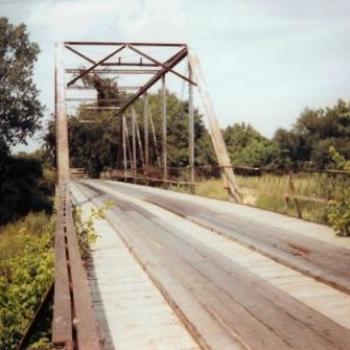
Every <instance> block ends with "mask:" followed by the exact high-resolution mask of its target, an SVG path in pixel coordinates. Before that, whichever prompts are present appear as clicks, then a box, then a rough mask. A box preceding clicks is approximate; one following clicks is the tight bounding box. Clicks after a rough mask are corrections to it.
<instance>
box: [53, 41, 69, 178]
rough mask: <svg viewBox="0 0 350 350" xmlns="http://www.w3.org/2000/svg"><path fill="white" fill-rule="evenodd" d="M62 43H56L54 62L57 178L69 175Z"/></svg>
mask: <svg viewBox="0 0 350 350" xmlns="http://www.w3.org/2000/svg"><path fill="white" fill-rule="evenodd" d="M63 64H64V63H63V45H62V44H61V43H59V44H57V45H56V64H55V114H56V135H57V137H56V145H57V174H58V179H61V180H65V179H68V177H69V149H68V124H67V115H66V101H65V99H66V92H65V82H64V68H63Z"/></svg>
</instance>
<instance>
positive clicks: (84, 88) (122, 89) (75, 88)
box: [67, 85, 141, 91]
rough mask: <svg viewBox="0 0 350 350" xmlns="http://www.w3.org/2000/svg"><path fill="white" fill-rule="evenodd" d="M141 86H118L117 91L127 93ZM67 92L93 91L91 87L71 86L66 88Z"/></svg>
mask: <svg viewBox="0 0 350 350" xmlns="http://www.w3.org/2000/svg"><path fill="white" fill-rule="evenodd" d="M140 88H141V86H118V90H120V91H129V90H138V89H140ZM67 90H95V91H96V89H95V88H94V87H92V86H81V85H71V86H69V87H67Z"/></svg>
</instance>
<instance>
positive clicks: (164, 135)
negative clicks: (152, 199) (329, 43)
mask: <svg viewBox="0 0 350 350" xmlns="http://www.w3.org/2000/svg"><path fill="white" fill-rule="evenodd" d="M166 102H167V101H166V85H165V74H164V75H163V76H162V118H163V124H162V160H163V180H167V178H168V165H167V150H166V144H167V103H166Z"/></svg>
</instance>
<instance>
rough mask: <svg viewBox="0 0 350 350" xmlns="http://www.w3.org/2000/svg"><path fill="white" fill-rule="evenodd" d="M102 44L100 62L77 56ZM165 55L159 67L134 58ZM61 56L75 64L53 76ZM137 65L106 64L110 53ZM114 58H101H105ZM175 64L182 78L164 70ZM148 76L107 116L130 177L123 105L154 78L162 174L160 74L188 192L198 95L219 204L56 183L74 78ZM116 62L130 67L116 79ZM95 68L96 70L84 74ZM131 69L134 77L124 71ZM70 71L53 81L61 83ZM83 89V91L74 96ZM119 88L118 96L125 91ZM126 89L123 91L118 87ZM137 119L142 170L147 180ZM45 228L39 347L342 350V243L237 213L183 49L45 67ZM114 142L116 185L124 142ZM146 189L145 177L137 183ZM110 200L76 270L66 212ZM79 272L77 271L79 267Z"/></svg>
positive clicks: (65, 162) (346, 309) (349, 288)
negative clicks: (50, 147) (51, 179)
mask: <svg viewBox="0 0 350 350" xmlns="http://www.w3.org/2000/svg"><path fill="white" fill-rule="evenodd" d="M91 45H99V46H107V47H113V51H112V52H111V53H109V54H108V55H107V56H105V57H104V58H103V59H99V60H96V59H94V58H91V57H90V56H88V55H87V54H86V53H84V52H82V51H81V50H80V49H79V48H80V47H83V46H91ZM149 47H171V48H173V49H174V50H175V52H174V53H173V54H172V56H171V57H170V58H168V59H167V60H165V61H160V59H157V58H154V57H153V56H151V55H150V54H149V53H146V51H144V50H145V49H144V48H149ZM63 49H67V50H69V51H71V52H72V53H74V54H75V55H77V56H79V57H80V58H82V59H83V60H85V61H87V62H89V64H90V66H89V67H86V68H81V67H79V68H74V67H73V68H69V69H66V70H65V69H64V65H63V61H62V59H63ZM127 49H128V50H132V51H133V52H134V53H137V54H139V55H140V56H141V57H143V60H139V61H137V62H135V61H133V62H130V61H125V59H123V58H120V57H119V58H118V59H117V60H115V55H117V54H119V53H120V52H122V51H123V50H127ZM113 58H114V59H113ZM185 58H188V61H189V75H188V76H184V75H183V74H180V73H179V72H178V71H177V70H175V68H176V65H177V64H178V63H179V62H181V61H182V60H183V59H185ZM105 66H108V67H111V66H126V67H125V69H124V68H123V69H119V68H118V69H114V68H113V69H110V68H108V70H106V71H104V72H103V73H105V74H109V73H108V72H110V73H115V74H145V73H144V71H145V70H149V72H147V74H152V78H151V79H150V80H148V81H146V82H144V83H142V85H141V86H140V87H138V89H137V90H136V93H134V94H132V95H128V96H127V97H128V99H127V100H126V101H125V104H122V105H119V106H116V107H115V108H116V109H115V117H116V118H118V117H120V118H123V123H122V125H123V126H124V131H123V134H122V135H123V138H125V136H126V128H125V125H126V122H127V120H126V117H125V113H126V112H127V111H128V110H130V111H131V114H130V116H131V117H130V118H131V122H132V133H133V137H132V140H133V142H132V143H133V147H132V151H130V152H129V153H130V154H129V160H130V162H129V164H130V166H131V169H130V171H131V173H132V174H134V175H135V172H136V168H137V165H136V163H137V162H136V156H137V155H136V151H137V149H136V139H135V138H136V136H135V135H136V132H135V115H134V114H135V111H134V109H133V107H132V106H133V103H135V101H136V100H138V99H139V98H140V97H142V96H143V98H144V101H147V99H146V98H145V96H146V93H147V91H148V89H150V88H151V87H152V86H153V85H154V84H156V83H157V82H158V81H161V82H162V92H163V93H162V96H163V108H162V111H163V139H162V157H161V160H162V164H161V166H162V167H161V168H162V171H163V173H162V178H161V180H162V182H164V183H166V182H167V181H171V180H169V178H168V167H167V154H166V88H165V75H166V74H173V75H175V76H176V77H178V78H180V79H183V80H185V81H186V82H187V83H188V84H189V86H190V89H189V92H190V94H189V139H190V142H189V145H190V147H189V169H190V171H191V176H190V178H189V184H191V183H193V182H194V172H193V169H194V137H193V105H192V90H191V89H192V86H195V87H198V88H199V92H200V96H201V97H202V100H203V107H204V114H205V117H206V120H207V124H208V128H209V131H210V135H211V137H212V141H213V145H214V148H215V152H216V155H217V158H218V164H219V168H220V172H221V177H222V179H223V182H224V186H225V188H226V189H227V191H228V193H229V196H230V199H231V202H224V201H219V200H214V199H206V198H202V197H198V196H195V195H192V194H184V193H178V192H173V191H169V190H164V189H160V188H155V187H149V186H141V185H136V184H130V183H126V182H117V181H110V180H101V179H100V180H92V179H88V178H84V179H77V178H74V179H70V174H69V173H70V172H69V169H70V166H69V143H68V132H67V129H68V128H67V116H66V114H67V113H66V102H67V99H68V98H67V96H66V89H67V88H69V87H72V86H73V87H74V88H75V89H76V90H79V88H78V85H77V82H78V81H79V79H82V78H83V77H84V76H85V75H86V74H91V73H94V71H96V73H99V74H100V73H101V69H100V68H101V67H102V70H104V67H105ZM128 66H130V67H132V69H129V68H130V67H129V68H128ZM97 67H99V68H98V69H97ZM137 70H140V71H139V72H136V73H135V71H137ZM64 73H67V74H77V75H75V76H74V77H73V78H71V80H70V81H69V82H68V83H67V82H66V81H65V80H64V76H65V74H64ZM81 88H83V86H81ZM125 90H128V89H127V87H125ZM130 90H131V87H130ZM147 123H148V119H147V113H146V118H145V128H144V129H145V133H146V134H145V135H144V142H145V144H144V148H143V152H144V153H143V154H142V155H143V157H144V158H143V159H144V172H145V178H147V174H148V173H147V169H148V168H147V167H148V166H149V164H148V154H147V152H148V131H147V130H148V126H146V125H148V124H147ZM56 127H57V168H58V183H57V188H56V207H57V224H56V236H55V287H54V317H53V331H52V340H53V343H54V345H55V347H56V348H57V349H60V348H62V349H84V350H85V349H87V350H89V349H135V350H136V349H140V350H143V349H178V350H180V349H181V350H194V349H219V350H221V349H254V350H275V349H276V350H280V349H282V350H283V349H300V350H304V349H308V350H309V349H315V350H321V349H329V350H333V349H339V350H340V349H342V350H348V349H350V317H349V315H350V295H349V294H350V270H349V266H350V250H349V249H350V243H349V242H344V241H343V240H341V238H339V237H337V236H335V235H334V232H333V231H332V230H331V229H329V228H327V227H325V226H321V225H317V224H312V223H308V222H305V221H302V220H300V219H296V218H290V217H286V216H283V215H280V214H276V213H272V212H267V211H263V210H259V209H256V208H251V207H247V206H244V205H242V204H240V198H241V195H240V191H239V188H238V187H237V185H236V182H235V177H234V174H233V171H232V167H231V164H230V161H229V157H228V154H227V151H226V146H225V143H224V141H223V138H222V135H221V132H220V128H219V124H218V122H217V119H216V117H215V112H214V109H213V106H212V104H211V100H210V97H209V94H208V91H207V88H206V86H205V81H204V79H203V76H202V73H201V70H200V67H199V61H198V58H197V57H196V56H195V54H194V53H193V51H192V50H190V49H189V48H188V47H187V46H186V45H184V44H171V43H166V44H154V43H114V42H113V43H92V42H67V43H64V44H63V45H61V44H60V45H58V47H57V57H56ZM123 145H124V169H122V171H124V175H125V179H126V174H127V171H128V169H127V162H126V160H127V145H126V141H125V140H124V142H123ZM149 181H151V179H150V178H149ZM106 201H109V202H111V208H110V209H108V211H107V212H106V215H105V218H104V219H101V220H98V221H97V222H96V223H95V228H96V232H97V234H98V239H97V242H96V243H95V245H93V247H92V252H91V254H92V256H91V259H90V260H89V262H88V264H86V263H85V264H84V263H83V262H82V260H81V257H80V254H79V244H78V238H77V236H76V234H75V228H74V223H73V215H72V206H73V205H74V206H76V207H79V208H81V210H82V215H83V217H84V218H86V217H88V215H89V212H90V210H91V209H92V208H96V207H99V206H101V204H103V203H105V202H106ZM84 265H85V266H84Z"/></svg>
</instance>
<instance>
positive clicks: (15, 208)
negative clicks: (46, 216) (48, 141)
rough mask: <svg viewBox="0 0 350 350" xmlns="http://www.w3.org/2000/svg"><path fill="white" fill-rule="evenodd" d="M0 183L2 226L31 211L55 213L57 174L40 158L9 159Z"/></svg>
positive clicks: (23, 155) (16, 157)
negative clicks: (54, 192)
mask: <svg viewBox="0 0 350 350" xmlns="http://www.w3.org/2000/svg"><path fill="white" fill-rule="evenodd" d="M0 180H1V182H0V225H1V224H4V223H7V222H9V221H10V220H14V219H16V218H19V217H21V216H23V215H26V214H27V213H28V212H30V211H42V210H45V211H46V212H50V211H51V209H52V199H51V196H52V195H53V191H54V182H55V175H54V172H53V171H52V170H50V169H49V168H44V167H43V162H42V161H41V160H40V159H37V158H36V157H33V156H31V155H26V154H21V155H18V156H15V157H13V156H9V157H8V158H7V160H6V166H5V167H4V170H3V173H1V174H0Z"/></svg>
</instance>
